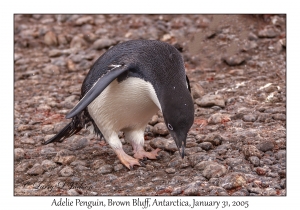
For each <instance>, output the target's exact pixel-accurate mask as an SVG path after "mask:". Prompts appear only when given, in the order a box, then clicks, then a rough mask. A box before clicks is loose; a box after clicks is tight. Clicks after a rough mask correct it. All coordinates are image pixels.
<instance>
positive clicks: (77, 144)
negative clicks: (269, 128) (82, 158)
mask: <svg viewBox="0 0 300 210" xmlns="http://www.w3.org/2000/svg"><path fill="white" fill-rule="evenodd" d="M88 144H89V141H88V140H87V139H86V138H81V139H74V140H73V141H72V143H71V144H70V150H71V151H74V150H80V149H83V148H85V147H86V146H87V145H88Z"/></svg>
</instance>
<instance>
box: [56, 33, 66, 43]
mask: <svg viewBox="0 0 300 210" xmlns="http://www.w3.org/2000/svg"><path fill="white" fill-rule="evenodd" d="M57 39H58V44H59V45H66V44H68V40H67V38H66V36H65V35H64V34H59V35H58V36H57Z"/></svg>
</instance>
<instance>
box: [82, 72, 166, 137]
mask: <svg viewBox="0 0 300 210" xmlns="http://www.w3.org/2000/svg"><path fill="white" fill-rule="evenodd" d="M159 109H161V107H160V104H159V101H158V98H157V96H156V93H155V90H154V88H153V86H152V85H151V84H150V83H149V82H146V81H144V80H142V79H139V78H135V77H129V78H127V79H126V80H124V81H122V82H120V83H119V82H118V81H117V80H114V81H113V82H112V83H110V85H109V86H107V87H106V88H105V89H104V91H103V92H102V93H101V94H100V95H99V96H98V97H97V98H96V99H95V100H94V101H93V102H92V103H90V105H89V106H88V111H89V114H90V116H91V117H92V118H93V120H94V121H95V123H96V124H97V126H98V127H99V129H100V131H101V132H102V134H103V135H104V137H105V136H110V135H111V132H118V131H120V130H125V129H130V130H131V129H132V130H138V129H144V128H145V126H146V125H147V122H148V121H149V119H150V118H151V117H152V116H153V115H154V114H155V113H156V112H157V111H158V110H159Z"/></svg>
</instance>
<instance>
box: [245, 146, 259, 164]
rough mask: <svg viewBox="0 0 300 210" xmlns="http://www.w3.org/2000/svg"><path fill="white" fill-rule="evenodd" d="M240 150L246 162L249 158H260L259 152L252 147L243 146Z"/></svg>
mask: <svg viewBox="0 0 300 210" xmlns="http://www.w3.org/2000/svg"><path fill="white" fill-rule="evenodd" d="M242 150H243V153H244V155H245V158H246V159H247V160H248V158H249V157H251V156H256V157H258V158H261V152H260V151H259V150H258V149H257V148H256V147H255V146H253V145H244V146H243V148H242Z"/></svg>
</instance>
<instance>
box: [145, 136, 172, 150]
mask: <svg viewBox="0 0 300 210" xmlns="http://www.w3.org/2000/svg"><path fill="white" fill-rule="evenodd" d="M150 146H151V147H153V148H154V149H156V148H159V149H162V150H167V151H170V152H175V151H177V146H176V144H175V141H174V140H173V139H165V138H161V137H157V138H154V139H152V140H151V141H150Z"/></svg>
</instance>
